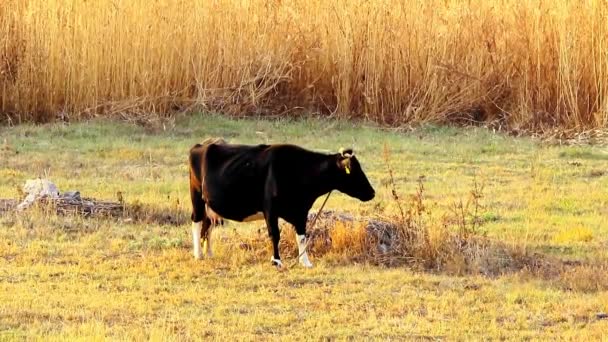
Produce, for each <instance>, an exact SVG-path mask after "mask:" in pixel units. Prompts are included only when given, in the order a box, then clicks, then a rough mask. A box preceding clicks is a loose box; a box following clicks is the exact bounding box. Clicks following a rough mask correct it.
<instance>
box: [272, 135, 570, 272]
mask: <svg viewBox="0 0 608 342" xmlns="http://www.w3.org/2000/svg"><path fill="white" fill-rule="evenodd" d="M384 157H385V162H386V165H387V173H388V175H389V179H390V185H391V187H392V190H391V193H392V196H393V201H392V202H393V207H394V210H392V211H390V212H388V213H385V214H383V215H381V216H378V217H356V216H354V215H352V214H348V213H342V212H335V211H324V212H322V213H321V214H320V215H319V219H318V220H317V222H316V225H315V226H314V227H311V229H309V231H308V232H307V233H308V236H309V248H308V251H309V253H310V254H312V255H313V256H314V257H321V256H323V258H325V259H327V260H334V261H338V262H367V263H371V264H374V265H382V266H389V267H396V266H405V265H407V266H408V267H411V268H414V269H421V270H435V271H443V272H447V273H450V274H471V273H476V274H484V275H490V276H494V275H500V274H503V273H510V272H516V271H520V270H524V269H529V270H532V271H533V272H539V270H545V271H546V270H548V269H553V270H554V269H555V267H554V265H556V263H554V262H550V261H549V260H546V259H545V258H543V257H542V256H540V255H537V254H530V253H529V252H527V251H526V250H525V248H524V247H523V246H522V247H521V248H518V247H516V246H515V247H514V246H510V245H507V244H505V243H502V242H500V241H495V240H491V239H488V238H486V237H484V236H482V235H481V234H479V233H478V230H479V226H480V225H481V224H482V223H483V220H481V218H480V215H481V214H482V212H481V211H482V209H483V207H482V204H481V199H482V197H483V193H482V191H483V186H482V184H479V183H478V182H474V184H473V188H472V190H471V191H470V193H469V196H468V197H467V198H466V200H464V201H462V200H459V201H456V202H454V203H453V205H452V206H451V207H450V208H449V210H447V211H446V212H440V211H439V209H438V208H436V207H433V206H429V205H428V204H427V201H426V200H425V188H424V182H423V179H422V178H420V179H419V180H418V186H417V189H416V191H415V193H414V194H412V195H410V196H409V197H407V198H406V199H403V198H402V197H401V196H400V195H399V194H398V193H397V191H396V184H395V182H394V178H393V170H392V168H391V167H390V154H389V151H388V149H387V148H386V146H385V153H384ZM315 215H316V213H311V214H310V215H309V222H310V221H312V219H313V217H314V216H315ZM283 232H284V233H283V235H282V236H283V238H282V240H281V248H282V253H284V255H293V256H297V255H298V251H297V246H296V243H295V233H294V232H293V229H284V230H283ZM554 273H559V270H555V272H554Z"/></svg>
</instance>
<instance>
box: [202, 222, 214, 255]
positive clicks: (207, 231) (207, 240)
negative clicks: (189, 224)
mask: <svg viewBox="0 0 608 342" xmlns="http://www.w3.org/2000/svg"><path fill="white" fill-rule="evenodd" d="M214 226H215V224H214V223H212V222H211V220H210V219H209V218H205V220H203V226H202V234H203V239H204V244H205V252H206V253H207V257H208V258H211V257H213V252H212V247H211V232H212V231H213V227H214Z"/></svg>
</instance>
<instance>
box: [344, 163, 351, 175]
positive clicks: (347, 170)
mask: <svg viewBox="0 0 608 342" xmlns="http://www.w3.org/2000/svg"><path fill="white" fill-rule="evenodd" d="M344 170H346V174H347V175H350V167H348V165H346V166H344Z"/></svg>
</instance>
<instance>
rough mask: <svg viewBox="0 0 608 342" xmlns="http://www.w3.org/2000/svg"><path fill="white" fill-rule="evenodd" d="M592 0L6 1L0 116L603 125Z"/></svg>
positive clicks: (605, 72)
mask: <svg viewBox="0 0 608 342" xmlns="http://www.w3.org/2000/svg"><path fill="white" fill-rule="evenodd" d="M607 14H608V4H607V3H606V2H605V1H601V0H588V1H579V0H558V1H533V0H525V1H520V0H495V1H482V0H471V1H451V0H430V1H429V0H415V1H397V0H392V1H389V0H382V1H356V0H348V1H341V2H340V3H339V4H338V3H336V2H334V1H328V0H311V1H301V0H273V1H267V0H253V1H235V0H214V1H194V0H180V1H144V0H139V1H134V0H98V1H86V0H48V1H39V0H4V1H3V2H2V6H0V111H1V112H2V113H3V115H2V117H1V118H0V120H2V121H4V122H7V121H10V122H13V123H14V122H23V121H49V120H55V119H61V120H66V119H70V120H73V119H78V118H82V117H90V116H92V115H97V114H103V115H122V114H124V113H130V114H136V115H137V114H143V113H150V112H153V113H156V114H158V115H161V116H163V115H168V114H170V113H172V112H175V111H187V110H193V109H196V110H201V109H204V110H208V109H215V110H221V111H222V112H224V113H231V114H237V115H247V114H260V113H261V114H274V115H295V114H301V113H304V114H308V113H311V112H318V113H322V114H335V115H337V116H341V117H359V118H367V119H372V120H375V121H377V122H382V123H387V124H403V123H412V122H413V123H418V122H424V121H433V122H445V121H469V120H476V121H487V122H492V123H493V124H494V125H495V126H500V127H505V126H507V127H509V128H511V129H516V130H536V131H541V130H546V129H550V128H554V127H559V128H560V129H562V130H563V131H562V132H565V133H568V132H570V131H583V130H590V129H596V128H605V127H606V123H607V122H608V121H607V118H608V111H607V107H606V106H607V92H608V86H607V84H606V80H607V79H608V54H607V51H608V50H606V48H605V47H606V46H607V45H608V26H607V25H606V21H605V18H606V15H607Z"/></svg>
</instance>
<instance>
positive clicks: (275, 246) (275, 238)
mask: <svg viewBox="0 0 608 342" xmlns="http://www.w3.org/2000/svg"><path fill="white" fill-rule="evenodd" d="M264 216H265V218H266V225H267V227H268V235H270V238H271V239H272V254H273V255H272V259H270V261H271V262H272V264H273V265H275V266H277V268H282V267H283V263H282V262H281V256H280V255H279V241H280V240H281V232H280V231H279V218H278V216H276V215H275V214H274V213H273V212H272V211H269V212H267V213H266V214H265V215H264Z"/></svg>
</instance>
